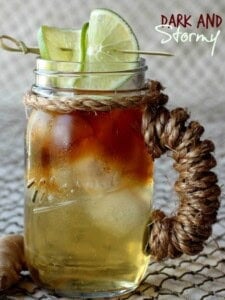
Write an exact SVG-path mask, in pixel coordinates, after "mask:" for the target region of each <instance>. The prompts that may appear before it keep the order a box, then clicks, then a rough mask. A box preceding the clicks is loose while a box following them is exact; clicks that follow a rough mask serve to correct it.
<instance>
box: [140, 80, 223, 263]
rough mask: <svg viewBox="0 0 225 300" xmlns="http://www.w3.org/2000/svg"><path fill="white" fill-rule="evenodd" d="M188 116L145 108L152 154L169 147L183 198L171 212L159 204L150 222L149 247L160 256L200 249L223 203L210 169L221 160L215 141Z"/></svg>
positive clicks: (155, 155) (180, 111)
mask: <svg viewBox="0 0 225 300" xmlns="http://www.w3.org/2000/svg"><path fill="white" fill-rule="evenodd" d="M154 84H155V88H157V87H156V86H157V85H160V84H159V83H157V82H154ZM158 89H161V87H159V86H158ZM188 119H189V114H188V113H187V111H186V110H185V109H183V108H176V109H174V110H171V111H169V110H168V109H167V108H165V107H164V106H161V105H158V106H157V107H156V106H152V105H147V106H146V107H145V110H144V113H143V119H142V131H143V136H144V140H145V143H146V145H147V147H148V150H149V153H150V155H151V156H152V157H153V158H159V157H160V156H161V155H162V154H164V153H165V152H167V151H170V152H171V155H172V158H173V159H174V161H175V162H174V165H173V167H174V169H175V170H176V171H177V172H178V174H179V176H178V179H177V181H176V182H175V185H174V188H175V191H176V193H177V194H178V197H179V200H180V202H179V207H178V209H177V212H176V213H175V215H174V216H171V217H168V216H166V215H165V214H164V212H162V211H160V210H155V211H153V214H152V223H151V224H150V225H149V226H150V228H149V229H150V230H149V239H148V245H147V248H146V249H147V252H148V254H151V255H152V256H153V257H154V258H155V259H156V260H158V261H160V260H162V259H165V258H176V257H179V256H181V255H182V254H188V255H196V254H198V253H199V252H201V251H202V249H203V244H204V242H205V241H206V240H207V239H208V238H209V236H210V235H211V232H212V224H214V223H215V222H216V216H217V210H218V208H219V205H220V202H219V196H220V193H221V190H220V187H219V186H218V185H217V184H216V183H217V176H216V174H215V173H213V172H212V171H210V169H211V168H213V167H215V166H216V160H215V158H214V156H213V155H212V154H211V152H213V151H214V144H213V143H212V142H211V141H210V140H201V139H200V138H201V135H202V134H203V132H204V128H203V126H201V125H200V124H199V123H198V122H196V121H191V122H190V123H189V124H188V125H186V121H187V120H188Z"/></svg>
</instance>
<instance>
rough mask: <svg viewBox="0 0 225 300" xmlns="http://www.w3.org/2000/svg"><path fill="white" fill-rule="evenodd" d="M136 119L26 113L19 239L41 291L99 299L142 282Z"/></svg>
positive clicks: (144, 216) (146, 190) (143, 214)
mask: <svg viewBox="0 0 225 300" xmlns="http://www.w3.org/2000/svg"><path fill="white" fill-rule="evenodd" d="M141 116H142V112H141V109H127V110H121V109H115V110H112V111H109V112H98V113H93V112H83V111H75V112H72V113H69V114H55V113H49V112H48V113H47V112H43V111H33V112H32V113H31V116H30V118H29V122H28V129H27V149H28V152H27V155H28V160H29V162H28V164H27V175H26V176H27V182H28V188H27V195H26V197H27V202H26V203H27V204H26V213H25V215H26V220H25V223H26V232H25V236H26V244H27V248H26V251H27V261H28V266H29V268H30V271H31V274H32V276H33V278H34V279H35V280H36V281H37V282H39V283H40V284H41V285H44V286H46V287H48V288H51V289H54V290H56V291H57V292H59V293H60V292H62V293H63V294H69V295H75V294H80V295H82V294H90V295H91V294H94V292H99V293H98V296H99V295H100V294H101V295H104V294H105V295H107V294H108V292H109V293H110V292H112V294H113V293H115V294H117V293H121V292H125V291H129V290H132V289H134V288H135V287H136V286H137V285H138V283H139V282H140V280H141V278H142V277H143V274H144V272H145V270H146V267H147V265H148V261H149V257H148V255H147V254H145V246H146V244H147V240H146V238H147V235H146V233H147V230H148V227H147V223H148V222H149V217H150V204H151V194H152V183H153V178H152V172H153V163H152V160H151V157H150V155H149V154H148V153H147V150H146V147H145V145H144V141H143V137H142V135H141ZM34 237H35V238H34Z"/></svg>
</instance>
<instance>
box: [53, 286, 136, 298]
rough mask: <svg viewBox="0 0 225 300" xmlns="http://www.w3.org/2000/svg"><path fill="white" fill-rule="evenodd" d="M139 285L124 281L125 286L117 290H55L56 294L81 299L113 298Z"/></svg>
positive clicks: (129, 291)
mask: <svg viewBox="0 0 225 300" xmlns="http://www.w3.org/2000/svg"><path fill="white" fill-rule="evenodd" d="M137 287H138V285H131V284H129V283H126V282H124V286H123V287H122V286H121V288H120V289H116V290H108V291H100V290H99V291H93V292H82V291H63V292H61V291H57V290H55V291H54V294H55V295H56V296H60V297H68V298H81V299H96V298H112V297H118V296H121V295H125V294H128V293H131V292H132V291H134V290H135V289H136V288H137Z"/></svg>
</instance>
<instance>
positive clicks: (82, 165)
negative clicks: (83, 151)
mask: <svg viewBox="0 0 225 300" xmlns="http://www.w3.org/2000/svg"><path fill="white" fill-rule="evenodd" d="M52 176H53V177H54V182H55V184H56V185H57V186H58V187H60V188H62V189H65V190H68V191H73V192H76V191H78V190H81V191H83V192H84V193H88V194H89V193H91V194H92V193H102V192H109V191H113V190H115V189H118V188H119V186H120V185H121V175H120V173H119V171H118V170H117V169H115V168H112V167H111V166H110V165H109V164H107V162H106V161H103V160H101V159H99V158H98V157H96V156H95V155H85V156H83V157H81V158H79V159H76V160H75V161H74V162H72V163H70V164H64V165H63V167H62V168H54V169H53V170H52Z"/></svg>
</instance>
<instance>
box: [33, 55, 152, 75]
mask: <svg viewBox="0 0 225 300" xmlns="http://www.w3.org/2000/svg"><path fill="white" fill-rule="evenodd" d="M82 65H84V63H83V62H71V61H58V60H48V59H43V58H41V57H37V59H36V68H35V69H34V73H35V74H45V75H51V76H52V75H54V76H59V75H67V76H74V75H82V74H90V75H91V74H116V73H117V74H123V73H125V74H126V73H127V74H129V73H136V72H141V71H146V70H147V68H148V67H147V65H146V60H145V58H143V57H139V58H138V59H137V60H135V61H109V62H104V63H102V62H94V63H88V66H89V67H90V69H91V71H85V70H84V71H83V70H82V69H81V66H82ZM102 65H104V70H99V66H102ZM95 66H96V69H97V71H92V70H93V69H95ZM107 66H108V67H109V69H108V71H107ZM117 67H118V69H117ZM122 67H123V69H121V68H122ZM110 69H111V70H110Z"/></svg>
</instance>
